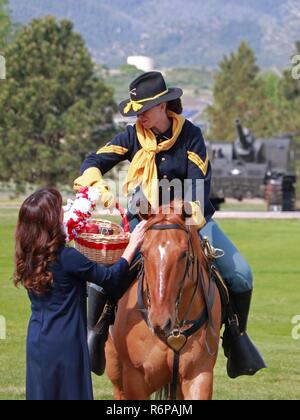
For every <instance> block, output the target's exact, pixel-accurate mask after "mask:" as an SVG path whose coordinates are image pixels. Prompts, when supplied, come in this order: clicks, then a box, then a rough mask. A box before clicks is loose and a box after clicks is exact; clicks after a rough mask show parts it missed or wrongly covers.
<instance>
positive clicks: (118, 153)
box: [81, 120, 215, 221]
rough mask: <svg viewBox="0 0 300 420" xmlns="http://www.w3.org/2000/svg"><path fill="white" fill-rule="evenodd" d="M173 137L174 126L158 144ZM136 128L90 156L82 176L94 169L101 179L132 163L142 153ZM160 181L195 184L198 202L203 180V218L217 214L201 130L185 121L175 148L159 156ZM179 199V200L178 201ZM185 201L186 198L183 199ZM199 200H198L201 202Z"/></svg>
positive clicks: (82, 168) (158, 137)
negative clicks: (198, 182) (199, 183)
mask: <svg viewBox="0 0 300 420" xmlns="http://www.w3.org/2000/svg"><path fill="white" fill-rule="evenodd" d="M171 137H172V126H171V127H170V128H169V129H168V130H167V131H166V132H165V133H163V134H158V135H156V138H157V141H158V142H160V141H164V140H166V139H168V138H171ZM141 147H142V146H141V145H140V143H139V141H138V138H137V134H136V129H135V126H128V127H127V128H126V130H125V131H123V132H122V133H120V134H118V135H117V136H116V137H115V138H114V139H113V140H112V141H110V142H109V143H108V144H107V145H106V146H104V147H102V148H101V149H100V150H99V151H98V152H97V153H92V154H90V155H89V156H88V157H87V158H86V159H85V161H84V162H83V164H82V166H81V173H83V172H84V171H85V170H86V169H88V168H91V167H96V168H98V169H100V171H101V173H102V175H104V174H105V173H106V172H108V171H109V170H110V169H111V168H113V167H114V166H115V165H116V164H117V163H119V162H121V161H124V160H129V161H130V162H131V161H132V159H133V157H134V155H135V154H136V153H137V152H138V151H139V150H140V149H141ZM156 166H157V173H158V179H159V180H162V179H167V180H169V181H170V182H171V181H172V180H174V179H179V180H181V181H182V182H183V181H184V180H185V179H191V180H192V200H191V201H196V200H197V197H196V180H197V179H201V180H204V217H205V219H206V221H208V220H209V219H210V218H211V217H212V215H213V214H214V212H215V209H214V207H213V205H212V204H211V202H210V200H209V193H210V183H211V165H210V162H209V159H208V154H207V151H206V146H205V143H204V139H203V136H202V133H201V130H200V128H199V127H196V126H195V125H194V124H192V123H191V122H190V121H188V120H185V123H184V125H183V128H182V131H181V133H180V135H179V137H178V138H177V140H176V143H175V144H174V146H173V147H172V148H171V149H169V150H167V151H163V152H160V153H158V154H157V155H156ZM177 198H178V197H177ZM181 198H184V197H181ZM198 200H199V198H198Z"/></svg>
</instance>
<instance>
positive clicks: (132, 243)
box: [122, 220, 147, 264]
mask: <svg viewBox="0 0 300 420" xmlns="http://www.w3.org/2000/svg"><path fill="white" fill-rule="evenodd" d="M146 223H147V221H146V220H143V221H142V222H140V223H139V224H138V225H137V226H136V227H135V229H134V230H133V232H132V233H131V236H130V240H129V244H128V245H127V248H126V250H125V252H124V254H123V255H122V257H123V258H125V260H127V261H128V263H129V264H131V261H132V259H133V257H134V255H135V253H136V251H137V249H138V248H139V247H140V246H141V244H142V242H143V239H144V234H145V225H146Z"/></svg>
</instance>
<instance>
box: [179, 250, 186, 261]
mask: <svg viewBox="0 0 300 420" xmlns="http://www.w3.org/2000/svg"><path fill="white" fill-rule="evenodd" d="M187 256H188V251H183V253H182V254H181V256H180V260H183V259H184V258H186V257H187Z"/></svg>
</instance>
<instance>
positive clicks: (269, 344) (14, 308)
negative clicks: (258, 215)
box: [0, 209, 300, 400]
mask: <svg viewBox="0 0 300 420" xmlns="http://www.w3.org/2000/svg"><path fill="white" fill-rule="evenodd" d="M16 217H17V212H16V211H14V210H3V209H2V210H0V238H1V239H0V241H1V242H0V316H1V315H2V316H4V317H5V318H6V322H7V337H6V340H0V400H3V399H24V396H25V393H24V384H25V338H26V329H27V322H28V318H29V314H30V306H29V303H28V299H27V296H26V293H25V292H24V291H23V290H16V289H15V288H14V287H13V285H12V280H11V277H12V272H13V249H14V239H13V236H14V228H15V223H16ZM220 224H221V226H222V227H223V229H224V230H225V232H226V233H227V234H228V235H229V237H230V238H231V239H232V240H233V241H234V242H235V243H236V245H237V246H238V247H239V249H240V250H241V252H242V253H243V254H244V255H245V256H246V258H247V259H248V261H249V262H250V264H251V266H252V268H253V271H254V276H255V293H254V298H253V305H252V311H251V316H250V321H249V333H250V335H251V337H252V338H253V340H254V341H255V343H256V344H257V346H258V347H259V349H260V350H261V352H262V354H263V356H264V358H265V360H266V363H267V365H268V369H267V370H265V371H262V372H260V373H259V374H257V375H256V376H255V377H244V378H239V379H235V380H230V379H229V378H228V377H227V375H226V371H225V359H224V357H223V354H222V351H220V354H219V359H218V363H217V367H216V370H215V386H214V391H215V392H214V398H215V399H272V400H273V399H299V397H300V340H298V341H296V340H293V339H292V335H291V333H292V328H293V325H292V323H291V320H292V318H293V316H295V315H297V314H299V315H300V305H299V299H300V283H299V281H300V246H299V244H300V223H299V222H298V221H276V220H275V221H271V220H270V221H265V220H264V221H258V220H256V221H254V220H253V221H251V220H249V221H233V220H226V221H223V222H222V223H220ZM93 379H94V388H95V397H96V399H111V398H112V387H111V385H110V383H109V381H108V380H107V379H106V378H105V377H104V378H96V377H94V378H93Z"/></svg>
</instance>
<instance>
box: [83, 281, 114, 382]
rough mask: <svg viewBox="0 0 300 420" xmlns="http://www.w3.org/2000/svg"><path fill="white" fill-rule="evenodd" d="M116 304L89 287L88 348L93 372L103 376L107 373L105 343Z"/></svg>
mask: <svg viewBox="0 0 300 420" xmlns="http://www.w3.org/2000/svg"><path fill="white" fill-rule="evenodd" d="M114 312H115V304H114V303H113V302H111V301H109V300H108V298H107V296H106V295H105V294H104V293H102V292H100V291H98V290H96V289H95V288H94V287H93V286H90V287H89V292H88V317H87V324H88V348H89V355H90V367H91V371H92V372H94V373H95V374H96V375H98V376H101V375H103V373H104V371H105V364H106V362H105V351H104V348H105V342H106V340H107V337H108V331H109V326H110V325H111V324H112V323H113V322H114Z"/></svg>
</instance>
